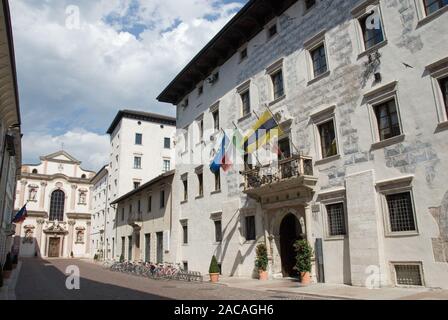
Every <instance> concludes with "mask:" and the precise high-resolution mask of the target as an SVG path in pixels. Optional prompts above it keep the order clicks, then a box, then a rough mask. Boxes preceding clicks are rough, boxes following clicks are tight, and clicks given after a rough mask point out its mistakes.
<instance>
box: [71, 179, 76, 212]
mask: <svg viewBox="0 0 448 320" xmlns="http://www.w3.org/2000/svg"><path fill="white" fill-rule="evenodd" d="M76 189H78V186H77V185H75V184H73V185H72V193H71V201H70V210H75V201H76Z"/></svg>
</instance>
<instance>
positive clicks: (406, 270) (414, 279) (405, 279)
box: [395, 264, 423, 286]
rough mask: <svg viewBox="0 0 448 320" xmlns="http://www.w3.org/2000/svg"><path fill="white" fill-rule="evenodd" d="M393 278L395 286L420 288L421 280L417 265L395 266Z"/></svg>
mask: <svg viewBox="0 0 448 320" xmlns="http://www.w3.org/2000/svg"><path fill="white" fill-rule="evenodd" d="M395 278H396V283H397V285H402V286H422V285H423V279H422V274H421V270H420V265H418V264H395Z"/></svg>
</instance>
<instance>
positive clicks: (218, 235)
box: [214, 220, 222, 242]
mask: <svg viewBox="0 0 448 320" xmlns="http://www.w3.org/2000/svg"><path fill="white" fill-rule="evenodd" d="M214 224H215V242H222V223H221V220H215V221H214Z"/></svg>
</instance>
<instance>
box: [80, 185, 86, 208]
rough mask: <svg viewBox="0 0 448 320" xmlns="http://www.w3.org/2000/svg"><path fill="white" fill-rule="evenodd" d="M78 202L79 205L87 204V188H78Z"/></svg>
mask: <svg viewBox="0 0 448 320" xmlns="http://www.w3.org/2000/svg"><path fill="white" fill-rule="evenodd" d="M78 204H80V205H86V204H87V190H86V189H80V190H79V201H78Z"/></svg>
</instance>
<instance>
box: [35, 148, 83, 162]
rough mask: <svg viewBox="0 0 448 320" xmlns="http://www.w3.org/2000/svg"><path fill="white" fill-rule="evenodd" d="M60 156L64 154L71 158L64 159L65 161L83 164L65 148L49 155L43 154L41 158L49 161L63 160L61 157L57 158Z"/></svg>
mask: <svg viewBox="0 0 448 320" xmlns="http://www.w3.org/2000/svg"><path fill="white" fill-rule="evenodd" d="M58 156H64V157H66V158H67V159H69V160H64V161H69V162H73V163H76V164H81V161H79V160H78V159H76V158H75V157H73V156H72V155H70V154H69V153H68V152H66V151H64V150H59V151H56V152H54V153H51V154H49V155H46V156H42V157H40V160H42V161H44V160H47V161H62V160H60V159H55V158H56V157H58Z"/></svg>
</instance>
